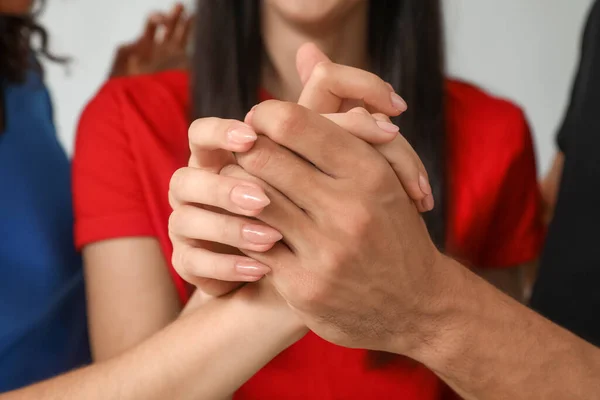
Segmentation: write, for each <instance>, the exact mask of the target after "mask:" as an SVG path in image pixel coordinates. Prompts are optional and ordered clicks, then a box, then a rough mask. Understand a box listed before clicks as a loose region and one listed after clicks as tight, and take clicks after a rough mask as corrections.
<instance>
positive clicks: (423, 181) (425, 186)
mask: <svg viewBox="0 0 600 400" xmlns="http://www.w3.org/2000/svg"><path fill="white" fill-rule="evenodd" d="M419 187H420V188H421V191H422V192H423V193H425V194H431V193H433V191H432V190H431V185H430V184H429V181H428V180H427V178H425V175H423V174H419Z"/></svg>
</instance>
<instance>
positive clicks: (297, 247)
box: [221, 164, 314, 253]
mask: <svg viewBox="0 0 600 400" xmlns="http://www.w3.org/2000/svg"><path fill="white" fill-rule="evenodd" d="M221 175H225V176H229V177H233V178H236V179H239V180H243V181H245V182H252V183H254V184H256V185H258V186H260V187H261V188H262V190H263V191H264V192H265V193H266V194H267V196H268V197H269V199H270V200H271V203H270V204H269V205H268V206H267V207H265V209H264V210H263V211H261V212H260V214H258V215H257V216H256V219H258V220H259V221H262V222H264V223H265V224H267V225H269V226H271V227H273V228H275V229H276V230H277V231H279V232H281V234H282V235H283V242H284V243H285V244H286V245H287V246H288V247H289V248H290V249H291V251H292V252H294V253H298V252H302V251H304V252H306V250H307V249H305V248H303V247H302V246H303V245H304V244H305V241H303V240H301V239H302V237H306V235H307V232H310V230H311V229H314V223H313V221H312V220H311V219H310V217H309V215H307V213H306V212H304V210H302V209H301V208H300V207H298V205H296V204H294V203H293V202H292V201H290V199H289V198H288V197H286V196H284V195H283V194H282V193H281V192H279V191H278V190H277V189H275V188H273V187H272V186H270V185H269V184H267V183H266V182H265V181H263V180H261V179H259V178H257V177H255V176H252V175H250V174H249V173H248V172H247V171H245V170H244V169H243V168H242V167H240V166H239V165H236V164H231V165H228V166H226V167H225V168H223V170H222V171H221ZM300 236H302V237H300Z"/></svg>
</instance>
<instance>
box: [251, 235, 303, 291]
mask: <svg viewBox="0 0 600 400" xmlns="http://www.w3.org/2000/svg"><path fill="white" fill-rule="evenodd" d="M243 253H244V254H245V255H246V256H248V257H250V258H252V259H254V260H257V261H259V262H261V263H262V264H264V265H268V266H269V268H270V269H271V272H270V273H269V274H268V275H266V276H265V279H267V280H269V281H270V282H271V283H272V284H273V285H274V287H275V288H276V289H277V291H278V292H279V293H281V294H282V295H283V296H284V297H285V294H286V293H290V291H292V290H295V289H296V288H297V287H298V279H302V278H303V276H302V275H301V274H302V270H301V265H300V260H299V259H298V258H297V257H296V255H295V254H294V253H293V252H291V251H290V249H289V248H287V247H286V246H285V245H283V244H282V243H277V244H275V246H273V248H272V249H271V250H269V251H266V252H261V253H256V252H253V251H249V250H243ZM306 278H308V276H306ZM305 283H306V282H305Z"/></svg>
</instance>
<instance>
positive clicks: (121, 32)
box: [43, 0, 592, 173]
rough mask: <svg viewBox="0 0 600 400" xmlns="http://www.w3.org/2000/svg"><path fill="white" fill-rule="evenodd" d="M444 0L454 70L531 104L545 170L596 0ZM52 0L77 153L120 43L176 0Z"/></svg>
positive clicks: (50, 14)
mask: <svg viewBox="0 0 600 400" xmlns="http://www.w3.org/2000/svg"><path fill="white" fill-rule="evenodd" d="M375 1H376V0H375ZM442 1H443V3H444V7H445V10H446V22H447V23H446V32H447V45H448V71H449V73H450V74H451V75H452V76H456V77H459V78H462V79H465V80H468V81H471V82H474V83H476V84H478V85H480V86H482V87H483V88H485V89H488V90H490V91H492V92H493V93H495V94H497V95H500V96H503V97H506V98H509V99H511V100H513V101H514V102H516V103H518V104H519V105H521V106H522V107H523V108H524V109H525V112H526V114H527V116H528V118H529V121H530V123H531V126H532V129H533V132H534V134H535V140H536V148H537V153H538V166H539V171H540V173H542V172H543V171H545V170H546V169H547V167H548V165H549V163H550V160H551V158H552V155H553V152H554V134H555V132H556V129H557V127H558V125H559V123H560V120H561V118H562V116H563V113H564V111H565V107H566V103H567V100H568V94H569V91H570V86H571V80H572V78H573V74H574V68H575V65H576V63H577V58H578V55H579V47H580V35H581V31H582V27H583V22H584V19H585V16H586V13H587V11H588V9H589V7H590V4H591V2H592V0H442ZM191 2H192V0H190V1H188V3H191ZM48 3H49V4H48V7H47V10H46V12H45V14H44V16H43V22H44V23H45V24H46V25H47V27H48V28H49V30H50V32H51V34H52V43H53V48H54V49H55V50H56V51H59V52H62V53H66V54H68V55H71V56H72V57H73V58H74V62H73V64H72V65H71V67H70V72H69V73H65V71H64V69H63V68H60V67H56V66H49V67H48V71H47V78H48V83H49V85H50V89H51V90H52V95H53V98H54V101H55V102H54V103H55V111H56V119H57V121H56V122H57V125H58V130H59V136H60V139H61V141H62V143H63V144H64V145H65V148H66V149H67V151H68V152H69V153H71V151H72V147H73V139H74V133H75V127H76V123H77V119H78V116H79V113H80V111H81V109H82V107H83V105H84V104H85V103H86V101H87V100H88V99H89V98H90V97H91V96H92V95H93V94H94V92H95V91H96V90H97V88H98V87H99V85H100V84H101V83H102V81H103V80H104V79H105V77H106V74H107V71H108V68H109V64H110V62H111V60H112V55H113V51H114V49H115V48H116V46H117V45H118V44H119V43H121V42H123V41H127V40H131V39H133V38H134V37H135V36H136V34H137V33H138V32H139V31H140V30H141V29H142V24H143V22H144V19H145V17H146V15H147V13H148V12H150V11H152V10H156V9H166V8H168V7H169V6H171V5H172V4H173V3H174V1H172V0H50V1H48Z"/></svg>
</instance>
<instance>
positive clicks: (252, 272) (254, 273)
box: [235, 260, 271, 279]
mask: <svg viewBox="0 0 600 400" xmlns="http://www.w3.org/2000/svg"><path fill="white" fill-rule="evenodd" d="M235 270H236V272H237V273H239V274H240V275H245V276H247V277H249V278H256V279H260V278H262V277H263V276H265V275H266V274H268V273H269V272H271V268H269V267H267V266H266V265H264V264H261V263H259V262H257V261H254V260H243V261H238V262H236V263H235Z"/></svg>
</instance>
